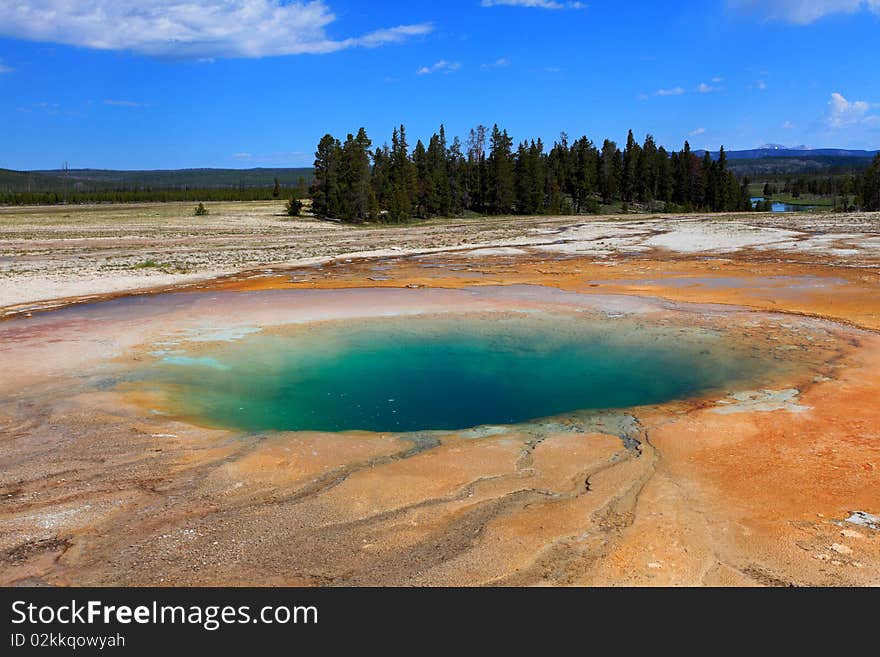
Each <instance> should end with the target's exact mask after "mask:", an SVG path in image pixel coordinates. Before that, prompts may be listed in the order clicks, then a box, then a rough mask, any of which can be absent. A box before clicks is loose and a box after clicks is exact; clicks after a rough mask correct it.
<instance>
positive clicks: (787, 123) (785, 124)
mask: <svg viewBox="0 0 880 657" xmlns="http://www.w3.org/2000/svg"><path fill="white" fill-rule="evenodd" d="M795 128H797V126H796V125H795V124H794V123H792V122H791V121H785V122H783V124H782V129H783V130H794V129H795Z"/></svg>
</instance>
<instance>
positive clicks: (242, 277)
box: [0, 203, 880, 586]
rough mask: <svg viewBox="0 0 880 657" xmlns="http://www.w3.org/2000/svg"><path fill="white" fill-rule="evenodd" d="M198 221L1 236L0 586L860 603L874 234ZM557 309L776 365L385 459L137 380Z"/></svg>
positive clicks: (875, 366)
mask: <svg viewBox="0 0 880 657" xmlns="http://www.w3.org/2000/svg"><path fill="white" fill-rule="evenodd" d="M191 211H192V208H191V206H189V205H175V204H168V205H156V206H139V207H134V206H132V207H122V208H120V207H118V206H113V207H108V206H105V207H95V208H75V209H74V208H52V209H45V210H35V209H32V208H31V209H27V210H3V211H0V281H2V286H0V316H2V317H3V321H2V322H0V354H2V362H3V365H4V368H3V370H4V373H3V376H2V377H0V444H2V450H0V584H6V585H10V584H11V585H47V584H48V585H91V584H96V585H107V584H120V585H135V584H146V585H211V584H231V585H247V584H254V585H379V584H390V585H484V584H495V585H568V584H574V585H736V586H739V585H744V586H745V585H832V586H835V585H878V584H880V517H878V516H880V429H878V426H880V424H878V423H880V404H878V403H877V400H878V398H880V397H878V395H880V335H878V333H877V332H878V330H880V294H878V292H880V269H878V267H880V215H868V214H862V215H855V214H853V215H821V214H801V215H785V216H780V215H756V214H748V215H730V216H711V217H703V216H694V215H689V216H684V217H674V216H666V215H658V216H644V215H642V216H637V215H627V216H618V217H597V218H584V217H563V218H546V217H541V218H526V219H520V218H516V219H514V218H506V219H491V220H472V221H471V220H469V221H461V222H448V221H446V222H435V223H431V224H428V225H423V226H417V227H416V226H407V227H394V228H351V227H343V226H340V225H336V224H331V223H323V222H317V221H310V220H296V221H293V220H288V219H287V218H285V217H283V216H282V214H281V204H271V203H266V204H260V203H256V204H228V205H221V204H218V205H217V206H215V207H212V208H211V211H212V214H211V215H210V216H209V217H207V218H202V219H199V218H194V217H190V216H188V215H189V214H190V213H191ZM132 292H136V294H135V295H134V296H133V295H132V294H130V293H132ZM109 299H116V300H115V301H109V302H106V300H109ZM548 311H553V312H580V313H586V314H589V315H590V316H591V317H600V318H601V317H606V318H608V319H609V321H611V320H616V319H618V318H621V317H625V318H627V321H635V322H642V321H643V322H645V323H646V325H648V324H650V325H662V326H665V327H673V328H674V327H678V326H680V327H690V328H692V329H695V330H696V329H699V330H705V331H707V332H724V333H725V334H726V335H729V336H731V340H733V341H734V342H735V343H736V344H737V345H741V346H743V348H748V349H749V350H752V351H754V352H755V353H760V354H762V355H765V356H767V357H768V358H772V359H774V360H775V361H778V362H779V363H780V365H781V366H780V368H779V369H778V370H775V371H774V372H772V373H769V374H762V375H760V376H755V378H754V380H750V381H737V382H736V383H735V384H734V383H731V384H730V385H729V386H727V387H723V388H717V389H712V390H709V391H706V392H703V393H701V394H698V395H695V396H692V397H689V398H687V399H676V400H674V401H670V402H665V403H660V404H651V405H644V406H636V407H631V408H617V409H607V410H604V411H592V412H590V413H574V412H573V413H566V414H562V415H560V416H554V417H549V418H535V419H534V420H530V421H527V422H522V423H518V424H509V425H489V426H486V425H484V426H480V427H474V428H469V429H464V430H456V431H430V430H426V431H420V432H410V433H400V434H395V433H367V432H344V433H341V432H337V433H318V432H305V431H299V432H296V431H258V432H253V431H251V432H243V431H235V430H231V429H229V428H220V427H216V426H206V425H205V424H202V423H200V421H198V420H196V419H193V418H190V417H186V416H185V415H182V414H180V413H171V412H169V411H168V406H169V405H168V399H167V397H168V391H161V392H157V391H156V390H151V389H149V388H145V387H144V386H142V385H139V384H138V381H137V378H136V377H133V376H132V373H133V372H137V371H139V370H140V369H141V368H143V367H144V366H146V365H149V364H150V363H151V362H153V361H154V360H155V359H156V358H157V357H159V356H157V354H162V353H166V352H167V351H169V350H170V351H172V352H175V353H176V351H177V350H183V351H185V353H186V354H187V357H193V358H198V357H199V354H200V352H201V351H202V350H210V349H211V348H212V345H216V344H221V343H226V342H229V341H235V340H240V339H245V336H247V335H248V334H249V333H251V332H253V331H259V332H261V333H269V334H271V333H272V332H273V331H278V330H282V328H283V327H285V326H291V325H302V326H313V327H315V330H320V327H321V322H327V321H335V322H358V321H363V320H365V319H367V318H370V317H376V316H380V315H394V316H397V317H405V316H407V315H409V314H431V315H441V316H446V317H450V316H455V315H456V314H468V313H475V314H480V315H481V316H485V315H486V314H487V313H497V314H498V315H497V316H499V317H501V316H505V317H506V316H508V315H511V314H513V315H515V314H517V313H522V312H532V313H534V312H548ZM670 330H671V329H670ZM206 353H207V352H206Z"/></svg>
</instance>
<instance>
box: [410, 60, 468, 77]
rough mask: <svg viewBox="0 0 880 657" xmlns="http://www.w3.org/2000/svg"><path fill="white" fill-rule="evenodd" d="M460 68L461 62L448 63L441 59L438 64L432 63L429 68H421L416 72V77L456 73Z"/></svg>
mask: <svg viewBox="0 0 880 657" xmlns="http://www.w3.org/2000/svg"><path fill="white" fill-rule="evenodd" d="M460 68H461V62H448V61H446V60H445V59H441V60H440V61H439V62H434V63H433V64H431V65H430V66H422V67H421V68H420V69H419V70H417V71H416V73H417V74H418V75H428V74H430V73H438V72H441V71H442V72H443V73H452V72H453V71H457V70H458V69H460Z"/></svg>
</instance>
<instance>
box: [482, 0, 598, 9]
mask: <svg viewBox="0 0 880 657" xmlns="http://www.w3.org/2000/svg"><path fill="white" fill-rule="evenodd" d="M480 4H481V5H482V6H483V7H534V8H537V9H586V8H587V6H588V5H587V4H586V3H584V2H557V0H483V1H482V2H481V3H480Z"/></svg>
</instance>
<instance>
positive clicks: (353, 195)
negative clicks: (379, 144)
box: [340, 128, 377, 223]
mask: <svg viewBox="0 0 880 657" xmlns="http://www.w3.org/2000/svg"><path fill="white" fill-rule="evenodd" d="M371 146H372V142H371V141H370V139H369V137H367V132H366V130H364V128H361V129H360V130H358V133H357V136H354V135H348V137H347V138H346V140H345V144H344V145H343V147H342V166H341V169H340V189H341V201H340V216H341V218H342V219H344V220H346V221H351V222H355V223H361V222H364V221H366V220H367V219H371V218H373V217H374V216H375V215H376V214H377V209H376V197H375V194H374V193H373V187H372V184H371V175H372V170H371V166H370V147H371Z"/></svg>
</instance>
